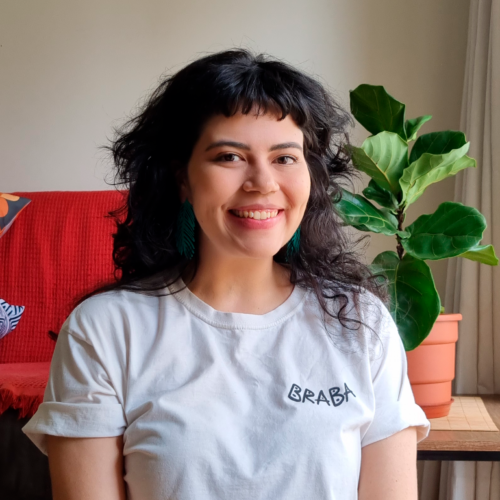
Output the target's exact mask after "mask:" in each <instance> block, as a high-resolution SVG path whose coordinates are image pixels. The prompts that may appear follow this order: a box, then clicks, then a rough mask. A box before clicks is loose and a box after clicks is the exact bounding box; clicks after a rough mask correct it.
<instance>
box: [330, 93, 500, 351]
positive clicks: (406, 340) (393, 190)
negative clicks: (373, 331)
mask: <svg viewBox="0 0 500 500" xmlns="http://www.w3.org/2000/svg"><path fill="white" fill-rule="evenodd" d="M350 104H351V113H352V114H353V115H354V117H355V118H356V120H357V121H358V122H359V123H360V124H361V125H363V127H364V128H365V129H366V130H368V131H369V132H370V133H371V134H372V135H371V136H370V137H368V138H367V139H366V140H365V141H364V142H363V144H362V145H361V147H355V146H348V152H349V154H350V155H351V158H352V162H353V164H354V166H355V167H356V168H357V169H358V170H360V171H362V172H364V173H365V174H367V175H368V176H369V177H370V178H371V180H370V182H369V183H368V186H367V187H366V188H365V189H363V191H362V194H363V195H360V194H354V193H351V192H349V191H347V190H346V189H342V196H341V197H340V199H333V200H332V201H333V206H334V208H335V210H336V212H337V213H338V215H339V216H340V217H341V219H342V220H343V222H344V225H349V226H352V227H354V228H356V229H358V230H360V231H368V232H373V233H381V234H385V235H387V236H392V237H394V238H395V240H396V251H386V252H382V253H380V254H379V255H377V257H375V259H374V260H373V262H372V264H371V265H370V269H371V270H372V271H373V272H374V273H376V274H380V275H382V279H383V276H385V277H386V278H388V284H389V294H390V297H391V302H390V313H391V315H392V317H393V318H394V321H395V322H396V324H397V326H398V330H399V334H400V335H401V338H402V341H403V344H404V346H405V349H406V350H407V351H411V350H413V349H415V348H416V347H418V346H419V345H420V344H421V343H422V342H423V340H424V339H425V338H426V337H427V336H428V335H429V333H430V331H431V329H432V327H433V325H434V323H435V321H436V319H437V317H438V316H439V314H440V313H443V312H444V308H443V307H442V305H441V300H440V297H439V294H438V292H437V290H436V286H435V283H434V278H433V276H432V272H431V269H430V267H429V266H428V265H427V264H426V262H425V261H426V260H441V259H448V258H454V257H462V258H465V259H470V260H474V261H476V262H479V263H482V264H486V265H489V266H496V265H498V258H497V256H496V255H495V250H494V248H493V246H492V245H481V244H480V242H481V239H482V237H483V232H484V230H485V229H486V219H485V218H484V216H483V215H482V214H481V213H480V212H479V211H478V210H477V209H475V208H473V207H468V206H465V205H463V204H462V203H458V202H452V201H446V202H444V203H441V205H439V207H438V208H437V210H436V211H435V212H434V213H433V214H424V215H421V216H420V217H418V218H417V219H416V220H415V222H413V224H410V225H409V226H406V227H403V225H404V221H405V217H406V210H407V209H408V207H409V206H410V205H411V204H412V203H414V202H416V201H417V200H418V199H419V198H420V196H422V194H423V193H424V191H425V190H426V189H427V188H428V187H429V186H430V185H431V184H435V183H436V182H439V181H442V180H443V179H446V178H448V177H451V176H453V175H455V174H457V173H458V172H460V171H461V170H463V169H465V168H469V167H472V168H476V161H475V160H474V159H473V158H470V157H469V156H467V152H468V151H469V143H468V142H467V140H466V138H465V135H464V134H463V133H462V132H459V131H454V130H445V131H442V132H432V133H429V134H423V135H420V136H419V137H418V138H417V135H418V132H419V130H420V128H421V127H422V126H423V125H424V124H425V123H426V122H428V121H429V120H430V119H431V118H432V117H431V116H430V115H424V116H419V117H418V118H413V119H409V120H406V119H405V105H404V104H403V103H401V102H399V101H397V100H396V99H395V98H394V97H392V96H391V95H390V94H388V93H387V91H386V90H385V88H384V87H383V86H378V85H366V84H363V85H360V86H359V87H357V88H356V89H354V90H352V91H351V92H350ZM413 141H415V142H414V144H413V146H412V147H411V148H410V143H411V142H413ZM373 202H375V203H376V204H377V205H378V206H377V205H375V204H374V203H373Z"/></svg>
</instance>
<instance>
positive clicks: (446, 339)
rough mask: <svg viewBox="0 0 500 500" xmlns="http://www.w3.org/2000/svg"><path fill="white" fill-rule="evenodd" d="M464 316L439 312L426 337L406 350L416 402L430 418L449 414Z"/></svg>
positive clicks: (409, 375)
mask: <svg viewBox="0 0 500 500" xmlns="http://www.w3.org/2000/svg"><path fill="white" fill-rule="evenodd" d="M461 319H462V315H461V314H440V315H439V316H438V318H437V320H436V322H435V323H434V326H433V327H432V330H431V333H429V335H428V336H427V338H426V339H425V340H424V341H423V342H422V343H421V344H420V345H419V346H418V347H417V348H416V349H413V351H407V352H406V358H407V360H408V378H409V379H410V384H411V387H412V389H413V395H414V396H415V402H416V403H417V404H418V405H419V406H420V407H421V408H422V410H424V412H425V415H426V416H427V418H439V417H446V416H447V415H448V413H449V412H450V406H451V403H452V402H453V398H452V397H451V381H452V380H453V379H454V378H455V344H456V342H457V340H458V322H459V321H460V320H461Z"/></svg>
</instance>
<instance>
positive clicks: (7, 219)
mask: <svg viewBox="0 0 500 500" xmlns="http://www.w3.org/2000/svg"><path fill="white" fill-rule="evenodd" d="M30 201H31V200H29V199H28V198H21V197H19V196H16V195H14V194H7V193H0V238H1V237H2V236H3V235H4V234H5V233H6V232H7V230H8V229H9V227H10V226H11V225H12V223H13V222H14V221H15V220H16V217H17V216H18V215H19V214H20V213H21V211H22V209H23V208H24V207H25V206H26V205H27V204H28V203H29V202H30Z"/></svg>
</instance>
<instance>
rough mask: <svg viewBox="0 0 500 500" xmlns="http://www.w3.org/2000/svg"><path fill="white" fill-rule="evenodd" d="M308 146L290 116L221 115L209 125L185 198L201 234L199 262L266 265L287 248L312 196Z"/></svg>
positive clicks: (193, 160)
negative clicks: (239, 260)
mask: <svg viewBox="0 0 500 500" xmlns="http://www.w3.org/2000/svg"><path fill="white" fill-rule="evenodd" d="M303 140H304V136H303V133H302V131H301V130H300V128H299V127H298V126H297V125H296V124H295V122H294V121H293V120H292V118H291V117H290V115H288V116H287V117H286V118H285V119H284V120H281V121H278V119H277V118H276V116H274V115H271V114H261V115H256V114H255V113H249V114H247V115H244V114H242V113H237V114H236V115H234V116H232V117H230V118H227V117H225V116H224V115H216V116H214V117H212V118H211V119H210V120H209V121H208V122H207V123H206V125H205V127H204V129H203V131H202V134H201V136H200V138H199V140H198V142H197V143H196V145H195V148H194V150H193V153H192V155H191V158H190V160H189V164H188V169H187V180H186V182H185V183H184V184H183V186H182V191H181V194H182V197H183V199H185V198H186V197H187V198H188V200H189V201H190V202H191V203H192V205H193V209H194V213H195V216H196V219H197V221H198V223H199V225H200V227H201V234H200V242H199V244H200V252H201V255H202V256H203V253H204V252H207V251H208V252H211V253H212V254H214V253H216V254H218V255H221V256H227V257H252V258H267V257H272V256H273V255H275V254H276V253H277V252H278V251H279V249H280V248H281V247H282V246H283V245H285V244H286V243H287V242H288V241H289V240H290V238H291V237H292V236H293V233H294V232H295V230H296V229H297V228H298V226H299V224H300V221H301V220H302V217H303V215H304V212H305V209H306V205H307V201H308V199H309V193H310V189H311V179H310V175H309V170H308V167H307V164H306V161H305V158H304V153H303Z"/></svg>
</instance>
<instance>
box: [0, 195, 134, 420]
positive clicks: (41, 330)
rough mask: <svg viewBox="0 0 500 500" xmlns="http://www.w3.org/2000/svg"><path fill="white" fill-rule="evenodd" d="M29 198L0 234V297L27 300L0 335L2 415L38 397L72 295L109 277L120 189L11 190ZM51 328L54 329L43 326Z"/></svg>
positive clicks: (32, 407) (26, 408)
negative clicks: (18, 316)
mask: <svg viewBox="0 0 500 500" xmlns="http://www.w3.org/2000/svg"><path fill="white" fill-rule="evenodd" d="M13 194H16V195H18V196H22V197H26V198H29V199H30V200H32V201H31V203H30V204H29V205H28V206H27V207H26V208H25V209H24V210H23V211H22V212H21V213H20V214H19V216H18V217H17V219H16V220H15V221H14V223H13V225H12V227H11V228H10V229H9V230H8V231H7V233H6V234H5V235H4V236H3V237H2V238H0V298H2V299H4V300H5V301H7V302H8V303H9V304H11V305H18V306H25V310H24V313H23V316H22V317H21V319H20V321H19V323H18V325H17V327H16V329H15V330H13V331H12V332H10V333H9V334H7V335H6V336H5V337H3V338H2V339H0V415H1V414H2V413H3V412H5V411H6V410H7V409H8V408H13V409H16V410H18V418H22V417H30V416H32V415H33V414H34V413H35V411H36V410H37V408H38V406H39V404H40V403H41V402H42V399H43V393H44V390H45V386H46V384H47V378H48V374H49V367H50V360H51V358H52V354H53V352H54V348H55V343H56V339H57V333H58V332H59V329H60V327H61V326H62V324H63V322H64V321H65V319H66V318H67V316H68V314H69V313H70V312H71V310H72V309H73V307H74V301H75V299H76V298H77V297H79V296H80V295H82V294H83V293H85V292H87V291H90V290H91V289H93V288H94V287H96V286H97V285H99V284H102V283H105V282H110V281H113V279H114V278H113V271H114V265H113V260H112V243H113V238H112V233H113V232H114V231H115V224H114V222H113V219H112V218H111V217H109V216H108V212H110V211H111V210H115V209H117V208H119V207H120V206H121V205H122V204H123V202H124V197H125V196H126V191H116V190H110V191H46V192H31V193H30V192H16V193H13ZM49 332H53V333H49Z"/></svg>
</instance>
